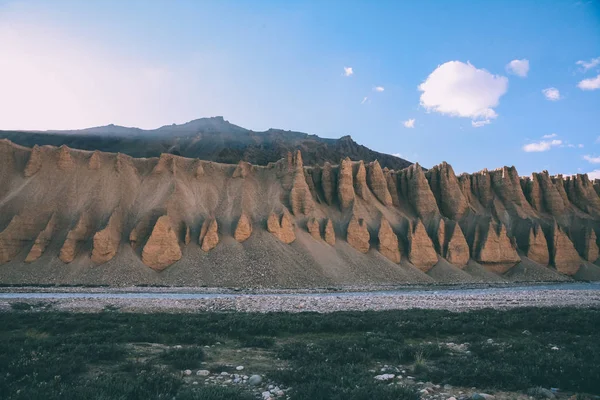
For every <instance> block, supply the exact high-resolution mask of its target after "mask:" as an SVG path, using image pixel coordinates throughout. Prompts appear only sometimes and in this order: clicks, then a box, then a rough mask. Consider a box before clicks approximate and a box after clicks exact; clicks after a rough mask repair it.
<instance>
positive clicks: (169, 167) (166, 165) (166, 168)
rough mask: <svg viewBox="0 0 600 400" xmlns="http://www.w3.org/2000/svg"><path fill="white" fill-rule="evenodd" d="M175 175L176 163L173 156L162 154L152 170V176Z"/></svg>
mask: <svg viewBox="0 0 600 400" xmlns="http://www.w3.org/2000/svg"><path fill="white" fill-rule="evenodd" d="M167 172H170V173H175V161H174V156H173V154H167V153H162V154H161V155H160V157H159V158H158V161H157V162H156V165H155V166H154V169H152V174H154V175H160V174H163V173H167Z"/></svg>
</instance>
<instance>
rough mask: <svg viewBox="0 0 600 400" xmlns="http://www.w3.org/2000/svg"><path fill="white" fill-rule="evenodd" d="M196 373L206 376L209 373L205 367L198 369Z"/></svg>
mask: <svg viewBox="0 0 600 400" xmlns="http://www.w3.org/2000/svg"><path fill="white" fill-rule="evenodd" d="M196 375H198V376H208V375H210V371H209V370H207V369H199V370H198V372H196Z"/></svg>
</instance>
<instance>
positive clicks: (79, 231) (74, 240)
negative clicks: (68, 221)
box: [59, 212, 92, 264]
mask: <svg viewBox="0 0 600 400" xmlns="http://www.w3.org/2000/svg"><path fill="white" fill-rule="evenodd" d="M91 228H92V227H91V221H90V215H89V214H88V213H86V212H84V213H82V214H81V215H80V216H79V219H78V220H77V224H76V225H75V227H73V229H71V230H70V231H69V233H68V234H67V239H66V240H65V242H64V244H63V246H62V248H61V249H60V255H59V258H60V260H61V261H62V262H64V263H67V264H68V263H70V262H72V261H73V260H74V259H75V256H76V255H77V250H78V247H79V244H80V243H81V242H83V241H85V240H86V239H88V237H89V235H90V233H91Z"/></svg>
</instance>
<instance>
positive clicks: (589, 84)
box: [577, 74, 600, 90]
mask: <svg viewBox="0 0 600 400" xmlns="http://www.w3.org/2000/svg"><path fill="white" fill-rule="evenodd" d="M577 87H578V88H579V89H581V90H596V89H600V74H599V75H598V76H596V77H595V78H589V79H584V80H582V81H581V82H579V83H578V84H577Z"/></svg>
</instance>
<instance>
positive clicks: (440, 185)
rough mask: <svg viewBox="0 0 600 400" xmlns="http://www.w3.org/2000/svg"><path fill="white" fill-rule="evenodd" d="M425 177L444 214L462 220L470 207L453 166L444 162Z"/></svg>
mask: <svg viewBox="0 0 600 400" xmlns="http://www.w3.org/2000/svg"><path fill="white" fill-rule="evenodd" d="M425 176H426V177H427V179H428V181H429V185H430V187H431V191H432V193H433V195H434V196H435V199H436V202H437V205H438V206H439V208H440V211H441V212H442V214H444V215H445V216H446V217H448V218H451V219H455V220H456V219H460V218H461V217H462V216H463V215H464V214H465V212H466V211H467V209H468V208H469V205H468V203H467V199H466V198H465V196H464V195H463V192H462V190H461V188H460V184H459V183H458V179H457V178H456V175H455V174H454V170H453V169H452V166H451V165H450V164H448V163H446V162H445V161H444V162H443V163H441V164H439V165H436V166H434V167H433V168H431V169H430V170H429V171H427V173H426V174H425Z"/></svg>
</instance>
